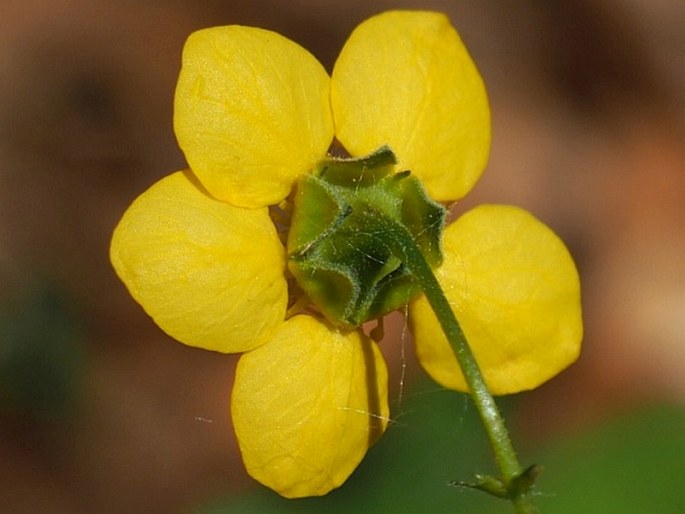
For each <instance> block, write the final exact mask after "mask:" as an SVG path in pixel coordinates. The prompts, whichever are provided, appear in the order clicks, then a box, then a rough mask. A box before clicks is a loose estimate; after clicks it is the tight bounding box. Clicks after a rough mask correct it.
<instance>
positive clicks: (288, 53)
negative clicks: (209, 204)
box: [174, 25, 333, 207]
mask: <svg viewBox="0 0 685 514" xmlns="http://www.w3.org/2000/svg"><path fill="white" fill-rule="evenodd" d="M329 84H330V79H329V77H328V74H327V73H326V71H325V70H324V68H323V66H321V64H320V63H319V62H318V61H317V60H316V59H315V58H314V57H313V56H312V55H311V54H310V53H309V52H307V51H306V50H305V49H303V48H302V47H300V46H299V45H297V44H295V43H293V42H292V41H290V40H288V39H286V38H284V37H283V36H281V35H279V34H276V33H275V32H271V31H268V30H263V29H258V28H254V27H243V26H238V25H231V26H225V27H214V28H209V29H203V30H200V31H197V32H195V33H193V34H191V35H190V37H189V38H188V40H187V42H186V44H185V47H184V50H183V59H182V67H181V72H180V75H179V79H178V84H177V87H176V97H175V102H174V130H175V132H176V137H177V139H178V143H179V146H180V147H181V149H182V150H183V152H184V154H185V156H186V159H187V161H188V164H189V165H190V167H191V169H192V170H193V172H194V173H195V174H196V175H197V176H198V177H199V179H200V181H201V182H202V184H203V185H204V186H205V187H206V188H207V190H208V191H209V192H210V193H211V194H212V195H213V196H215V197H216V198H218V199H220V200H224V201H227V202H229V203H231V204H233V205H238V206H242V207H263V206H266V205H274V204H277V203H278V202H280V201H281V200H283V199H284V198H285V197H286V196H287V195H288V194H289V193H290V190H291V189H292V186H293V184H294V182H295V180H296V178H297V177H298V176H300V175H302V174H304V173H307V172H309V171H310V170H311V169H312V168H313V167H314V165H315V164H316V163H317V162H318V161H319V160H320V159H321V158H322V157H323V156H324V155H325V154H326V151H327V150H328V147H329V146H330V144H331V141H332V139H333V122H332V115H331V111H330V102H329Z"/></svg>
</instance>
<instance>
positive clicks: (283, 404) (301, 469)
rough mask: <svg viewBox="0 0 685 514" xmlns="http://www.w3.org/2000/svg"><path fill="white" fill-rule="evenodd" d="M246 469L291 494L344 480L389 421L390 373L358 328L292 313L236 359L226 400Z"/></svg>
mask: <svg viewBox="0 0 685 514" xmlns="http://www.w3.org/2000/svg"><path fill="white" fill-rule="evenodd" d="M231 410H232V415H233V424H234V427H235V432H236V435H237V437H238V443H239V445H240V450H241V452H242V455H243V460H244V462H245V467H246V468H247V471H248V473H249V474H250V475H251V476H252V477H253V478H255V479H256V480H258V481H259V482H261V483H262V484H264V485H266V486H268V487H270V488H272V489H273V490H275V491H277V492H278V493H279V494H281V495H283V496H285V497H288V498H297V497H303V496H320V495H323V494H326V493H328V492H329V491H330V490H332V489H334V488H336V487H338V486H339V485H341V484H342V483H343V482H344V481H345V480H346V479H347V477H348V476H349V475H350V474H351V473H352V471H354V469H355V468H356V467H357V465H358V464H359V462H360V461H361V459H362V458H363V457H364V454H365V453H366V450H367V449H368V447H369V446H370V445H371V444H372V443H373V442H374V441H375V440H376V439H377V438H378V437H379V436H380V435H381V434H382V432H383V430H385V427H386V425H387V419H388V404H387V370H386V367H385V363H384V361H383V358H382V357H381V354H380V352H379V350H378V347H377V345H376V344H375V343H374V342H373V341H371V340H370V339H369V338H367V337H366V336H364V335H363V334H362V333H361V332H351V333H341V332H338V331H337V330H335V329H332V328H330V327H329V326H328V325H326V324H324V323H323V322H320V321H318V320H316V319H314V318H313V317H311V316H296V317H294V318H291V319H290V320H288V321H286V323H285V324H284V325H282V326H281V328H280V329H279V331H278V333H277V334H276V335H275V337H274V339H273V340H272V341H270V342H269V343H267V344H265V345H264V346H261V347H260V348H257V349H256V350H254V351H252V352H249V353H246V354H244V355H243V356H242V357H241V358H240V361H239V362H238V368H237V371H236V378H235V385H234V387H233V396H232V405H231Z"/></svg>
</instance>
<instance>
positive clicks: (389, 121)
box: [331, 11, 490, 201]
mask: <svg viewBox="0 0 685 514" xmlns="http://www.w3.org/2000/svg"><path fill="white" fill-rule="evenodd" d="M331 101H332V105H333V114H334V119H335V131H336V136H337V138H338V140H340V142H341V143H342V144H343V145H344V146H345V148H346V149H347V150H348V151H349V152H350V153H351V154H352V155H355V156H360V155H367V154H369V153H371V152H372V151H374V150H376V149H377V148H379V147H380V146H381V145H389V146H390V148H391V149H392V150H393V152H395V153H396V155H397V157H398V159H399V165H400V166H401V168H402V169H410V170H412V171H413V172H414V173H416V174H417V175H418V176H419V178H421V180H422V181H423V183H424V185H425V186H426V189H427V190H428V193H429V194H430V195H431V197H432V198H434V199H435V200H438V201H451V200H457V199H459V198H461V197H463V196H464V195H466V193H468V192H469V191H470V189H471V188H472V187H473V185H474V184H475V183H476V181H477V180H478V178H479V177H480V175H481V173H482V172H483V169H484V168H485V165H486V163H487V160H488V154H489V151H490V109H489V106H488V100H487V95H486V92H485V87H484V85H483V81H482V79H481V77H480V74H479V73H478V70H477V69H476V67H475V65H474V64H473V61H472V60H471V58H470V56H469V54H468V53H467V51H466V49H465V47H464V45H463V43H462V42H461V40H460V38H459V35H458V34H457V32H456V31H455V30H454V28H453V27H452V25H451V24H450V22H449V20H448V19H447V17H446V16H444V15H442V14H439V13H432V12H405V11H390V12H386V13H383V14H380V15H377V16H374V17H372V18H370V19H368V20H367V21H365V22H364V23H362V24H361V25H359V26H358V27H357V28H356V29H355V30H354V32H353V33H352V35H351V36H350V38H349V39H348V40H347V43H346V44H345V46H344V48H343V50H342V53H341V54H340V57H339V58H338V61H337V62H336V63H335V68H334V69H333V78H332V83H331Z"/></svg>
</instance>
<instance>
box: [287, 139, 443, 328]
mask: <svg viewBox="0 0 685 514" xmlns="http://www.w3.org/2000/svg"><path fill="white" fill-rule="evenodd" d="M395 165H396V159H395V155H394V154H393V153H392V151H391V150H390V149H389V148H387V147H383V148H381V149H379V150H378V151H376V152H374V153H373V154H371V155H369V156H367V157H364V158H361V159H326V160H324V161H322V162H321V163H320V164H319V166H318V167H317V169H316V170H315V171H314V173H312V174H310V175H306V176H304V177H303V178H302V179H300V181H299V183H298V187H297V191H296V194H295V199H294V211H293V219H292V224H291V227H290V233H289V236H288V267H289V269H290V271H291V273H292V274H293V275H294V277H295V279H296V280H297V282H298V284H299V286H300V287H301V288H302V290H303V291H304V292H305V293H306V294H307V295H308V296H309V298H310V299H311V301H312V302H313V303H314V305H315V306H316V307H317V308H318V309H319V310H320V311H321V312H322V313H323V314H324V315H325V316H326V317H327V318H328V319H329V320H330V321H331V322H332V323H334V324H336V325H342V326H359V325H361V324H362V323H364V322H365V321H368V320H370V319H376V318H380V317H381V316H383V315H385V314H387V313H388V312H391V311H393V310H395V309H398V308H400V307H402V306H403V305H405V304H406V303H407V302H409V300H411V299H412V298H414V297H415V296H416V295H417V294H419V292H420V286H419V284H418V283H417V282H416V280H415V279H414V278H413V277H412V275H411V274H410V273H409V271H408V269H407V267H406V266H405V264H404V263H403V262H402V252H399V251H397V245H398V242H397V241H396V240H391V239H390V236H389V235H388V233H387V231H386V230H384V228H383V226H384V225H383V223H382V222H380V219H381V218H390V219H392V220H394V221H396V222H398V223H400V224H401V225H403V226H404V227H405V228H406V229H407V230H408V231H409V233H410V234H411V235H412V237H413V239H414V241H415V243H416V244H417V245H418V246H419V248H420V249H421V252H422V253H423V255H424V257H425V258H426V260H427V261H428V263H429V264H430V266H431V267H436V266H438V265H439V264H440V263H441V262H442V252H441V248H440V240H441V235H442V230H443V227H444V221H445V215H446V209H445V208H444V207H443V206H442V205H440V204H438V203H436V202H435V201H433V200H431V199H430V197H429V196H428V195H427V194H426V192H425V191H424V189H423V186H422V185H421V182H420V181H419V179H418V178H416V177H414V176H413V175H411V174H410V172H409V171H403V172H399V173H395V172H394V171H395Z"/></svg>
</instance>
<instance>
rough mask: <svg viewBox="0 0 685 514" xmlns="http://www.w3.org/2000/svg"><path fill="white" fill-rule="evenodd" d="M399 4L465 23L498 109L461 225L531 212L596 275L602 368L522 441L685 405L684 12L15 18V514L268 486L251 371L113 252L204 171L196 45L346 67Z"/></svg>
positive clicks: (551, 401) (610, 0) (17, 12)
mask: <svg viewBox="0 0 685 514" xmlns="http://www.w3.org/2000/svg"><path fill="white" fill-rule="evenodd" d="M398 7H411V8H431V9H436V10H442V11H445V12H447V13H448V14H449V15H450V17H451V19H452V22H453V23H454V25H455V26H456V27H457V28H458V30H459V31H460V33H461V35H462V37H463V39H464V40H465V42H466V44H467V46H468V47H469V48H470V50H471V53H472V55H473V57H474V59H475V60H476V62H477V64H478V65H479V67H480V69H481V71H482V73H483V75H484V78H485V81H486V84H487V86H488V89H489V92H490V96H491V103H492V109H493V124H494V127H493V130H494V142H493V150H492V158H491V163H490V166H489V169H488V170H487V172H486V174H485V176H484V178H483V180H482V181H481V182H480V183H479V185H478V186H477V187H476V189H475V191H474V192H473V193H472V195H470V197H469V198H468V199H467V200H466V201H464V206H463V207H462V206H457V207H456V209H457V212H458V211H459V209H462V208H465V207H467V206H469V205H474V204H476V203H480V202H501V203H514V204H518V205H521V206H523V207H525V208H527V209H529V210H531V211H532V212H533V213H535V214H536V215H537V216H538V217H540V218H541V219H543V220H544V221H546V222H547V223H548V224H550V225H551V226H552V227H553V228H554V229H555V230H556V231H557V232H558V233H560V235H561V236H562V237H563V238H564V239H565V241H566V242H567V243H568V245H569V246H570V248H571V251H572V253H573V254H574V256H575V257H576V259H577V262H578V265H579V268H580V270H581V276H582V280H583V286H584V305H585V318H586V333H587V336H586V341H585V347H584V353H583V356H582V358H581V360H580V362H579V363H578V364H576V365H575V366H574V367H573V368H571V369H570V370H569V371H568V372H567V373H565V374H563V375H562V376H560V377H559V378H557V379H555V380H553V381H552V382H551V383H549V384H548V385H546V386H544V387H543V388H541V389H540V390H538V391H535V392H533V393H530V394H527V395H522V397H521V398H520V400H519V407H520V410H519V412H518V417H517V418H515V419H513V420H510V423H512V424H515V425H516V426H518V427H519V429H520V430H521V431H522V432H523V433H524V434H527V435H528V436H529V437H530V438H538V439H540V440H542V438H549V437H553V436H554V434H556V433H559V431H570V430H574V427H582V426H584V425H587V424H590V423H592V422H594V421H595V420H597V419H601V418H602V417H603V416H607V415H610V413H611V412H614V411H617V410H621V409H627V408H631V407H632V406H634V405H636V404H639V403H642V402H652V401H658V400H663V399H667V400H668V401H674V402H679V403H682V402H683V401H684V400H685V266H684V265H683V263H684V262H685V230H684V229H685V216H684V214H685V144H684V141H685V137H684V135H685V130H684V126H685V125H684V124H685V31H684V30H683V28H684V27H685V4H684V3H683V2H680V1H679V0H659V1H643V0H624V1H619V0H604V1H593V0H585V1H583V0H573V1H568V2H545V1H543V0H532V1H523V0H516V1H513V2H507V1H497V0H487V1H479V2H476V1H470V0H464V1H456V0H455V1H450V2H446V1H444V2H429V1H424V2H420V1H417V2H406V1H397V2H390V1H366V0H365V1H362V0H348V1H334V0H331V1H326V0H320V1H315V0H291V1H285V0H280V1H279V0H263V1H247V0H239V1H225V2H220V1H218V0H201V1H197V2H194V3H192V5H191V4H189V3H186V2H180V1H172V0H169V1H166V2H163V1H154V0H148V1H138V2H134V1H127V0H119V1H115V0H49V1H47V2H45V1H38V0H3V1H2V3H0V304H2V306H3V307H2V313H3V316H4V317H3V318H2V319H3V320H4V323H5V326H6V327H15V325H18V326H21V327H23V328H22V329H21V330H19V329H17V330H15V331H14V332H12V331H9V332H8V330H9V329H7V330H5V329H3V330H4V332H3V334H4V335H5V336H6V337H7V338H6V339H5V340H2V341H0V345H1V346H0V373H3V374H4V376H2V375H0V511H2V512H8V513H29V512H30V513H34V512H49V513H56V514H61V513H74V514H80V513H93V512H96V513H122V512H127V513H145V512H150V513H157V512H159V513H161V512H165V513H183V512H188V508H189V506H190V505H193V504H194V503H195V502H197V501H199V500H201V499H202V498H205V497H208V496H209V495H212V494H215V493H216V492H218V491H221V492H225V491H230V490H239V489H243V488H246V487H250V486H252V482H251V481H250V479H249V478H247V477H246V475H245V473H244V471H243V470H242V467H241V465H240V462H239V457H238V456H237V453H236V446H235V442H234V440H233V434H232V431H231V428H230V419H229V416H228V395H229V391H230V385H231V380H232V371H231V369H232V366H233V364H234V361H235V359H234V357H231V356H221V355H216V354H211V353H208V352H203V351H198V350H192V349H188V348H185V347H183V346H182V345H180V344H177V343H174V342H172V341H170V340H169V339H167V338H166V337H165V336H164V335H163V334H161V333H160V332H159V331H158V329H157V328H156V327H155V326H154V325H153V324H152V322H151V321H149V320H148V319H147V317H146V316H145V315H144V314H143V313H142V311H141V310H140V309H139V307H138V306H137V305H135V304H134V303H133V301H132V300H131V299H130V298H129V297H128V295H127V294H126V292H125V290H124V288H123V286H122V285H121V284H120V283H119V282H118V280H116V278H115V277H114V274H113V272H112V271H111V269H110V266H109V262H108V257H107V250H108V244H109V237H110V235H111V231H112V229H113V227H114V225H115V224H116V222H117V221H118V218H119V217H120V215H121V214H122V212H123V210H124V209H125V208H126V207H127V205H128V204H129V203H130V202H131V201H132V200H133V199H134V198H135V197H136V195H137V194H139V193H140V192H141V191H142V190H144V189H145V188H146V187H147V186H148V185H150V184H152V183H153V182H154V181H155V180H157V179H158V178H160V177H162V176H163V175H165V174H167V173H169V172H171V171H174V170H176V169H179V168H181V167H183V166H184V161H183V156H182V155H181V153H180V152H179V150H178V149H177V147H176V144H175V140H174V135H173V130H172V124H171V116H172V99H173V91H174V86H175V79H176V76H177V73H178V69H179V63H180V51H181V47H182V45H183V41H184V39H185V37H186V36H187V35H188V34H189V33H190V32H191V31H193V30H195V29H197V28H201V27H204V26H210V25H220V24H229V23H240V24H248V25H258V26H261V27H265V28H270V29H273V30H277V31H279V32H281V33H283V34H285V35H286V36H288V37H290V38H291V39H294V40H295V41H297V42H299V43H301V44H302V45H303V46H305V47H306V48H308V49H310V50H311V51H312V53H314V54H315V55H316V56H317V57H319V58H320V60H321V61H322V62H323V63H324V65H325V66H326V67H327V68H328V69H329V70H330V68H331V66H332V63H333V62H334V60H335V56H336V54H337V52H338V50H339V48H340V47H341V45H342V44H343V42H344V40H345V38H346V36H347V34H349V32H350V30H351V29H352V28H353V27H354V26H355V25H356V24H357V23H358V22H360V21H361V20H362V19H364V18H365V17H367V16H368V15H370V14H372V13H375V12H379V11H382V10H385V9H388V8H398ZM46 306H47V307H46ZM56 309H57V310H58V311H59V312H60V313H61V316H59V317H58V318H59V319H57V320H55V319H54V316H53V314H54V312H55V310H56ZM17 320H19V321H17ZM64 320H67V321H64ZM41 327H42V328H41ZM399 328H401V327H399ZM12 330H14V328H13V329H12ZM22 330H23V332H22ZM10 332H11V334H10V335H12V334H14V336H13V337H14V339H11V338H10V337H9V336H7V333H10ZM34 332H35V333H36V334H38V335H36V336H35V337H30V336H26V335H25V334H26V333H28V334H29V335H30V334H34ZM398 332H399V330H398ZM17 333H19V335H18V336H17V335H16V334H17ZM22 334H23V335H22ZM46 334H47V336H46ZM8 341H14V343H12V344H14V346H10V343H8ZM16 341H21V344H17V343H16ZM392 343H393V341H391V340H387V341H386V342H385V343H384V344H383V350H384V352H385V353H386V355H389V359H390V362H391V363H390V368H391V373H392V374H391V381H392V383H393V385H394V388H395V393H394V394H395V395H397V394H398V392H397V389H398V387H399V381H400V378H399V377H400V369H401V367H402V359H401V357H400V356H399V353H400V352H399V350H398V347H397V345H393V344H392ZM32 345H34V346H32ZM410 354H411V352H407V361H406V364H407V366H408V367H409V369H410V373H414V372H415V364H414V363H413V361H411V355H410ZM3 359H4V360H3ZM46 376H47V377H50V380H45V383H43V382H41V380H44V379H45V377H46ZM10 379H11V380H10ZM22 384H23V385H22ZM27 384H28V385H27ZM27 387H28V389H30V390H31V391H33V393H31V394H28V393H26V391H27V390H28V389H27Z"/></svg>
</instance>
